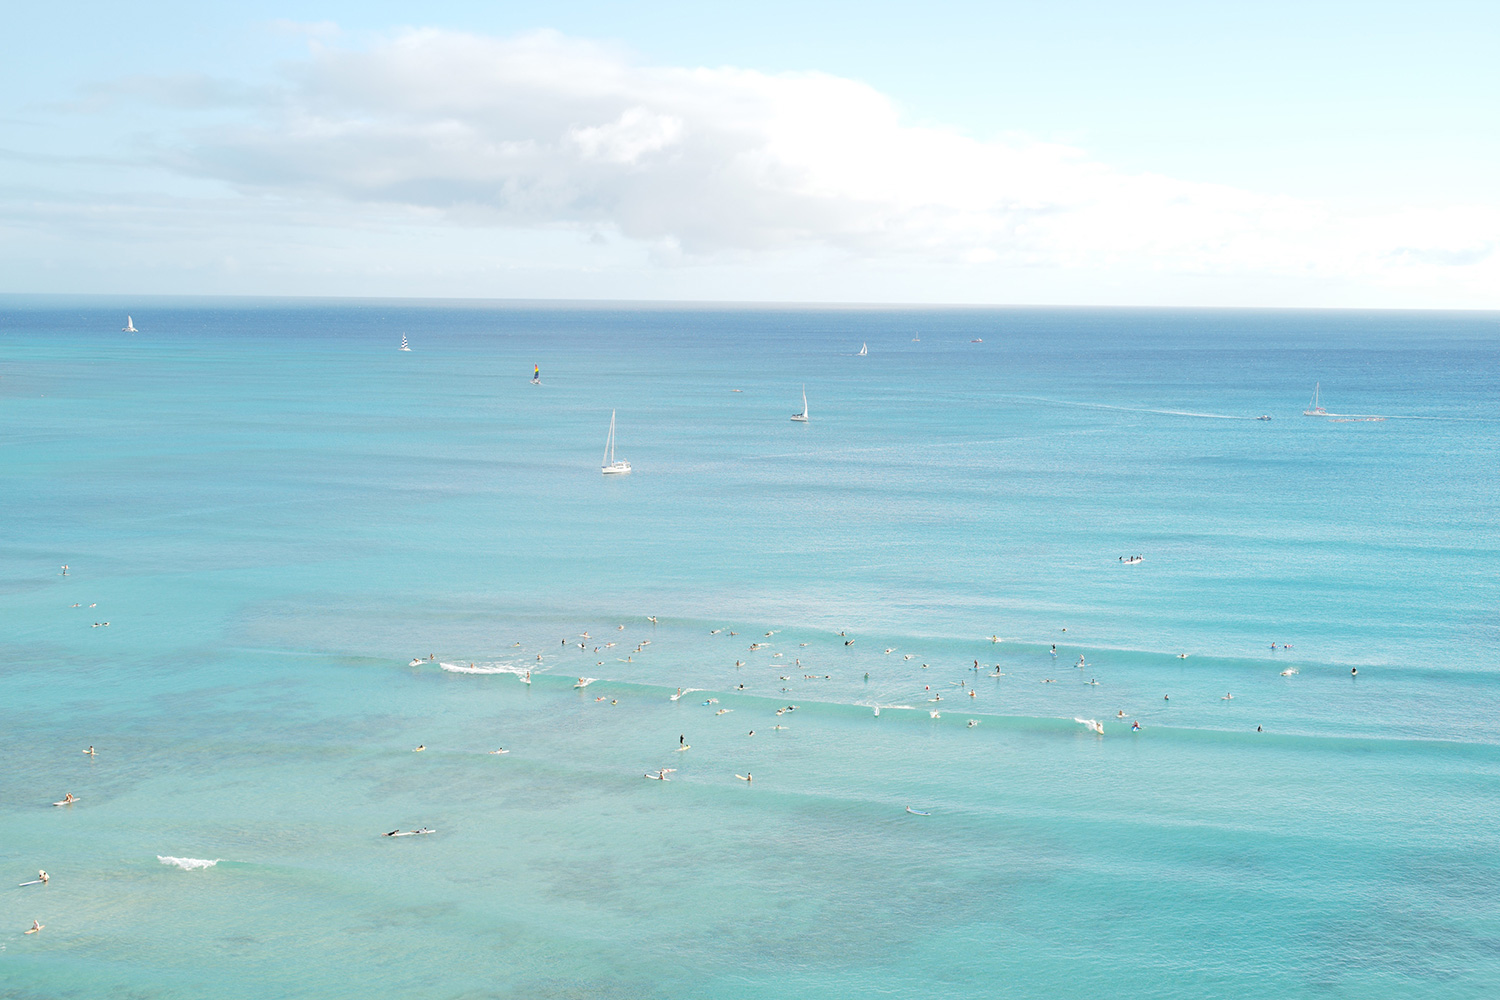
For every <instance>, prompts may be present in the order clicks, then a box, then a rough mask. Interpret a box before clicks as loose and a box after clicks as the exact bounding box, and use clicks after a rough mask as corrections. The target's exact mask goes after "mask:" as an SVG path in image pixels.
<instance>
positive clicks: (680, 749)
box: [674, 743, 693, 753]
mask: <svg viewBox="0 0 1500 1000" xmlns="http://www.w3.org/2000/svg"><path fill="white" fill-rule="evenodd" d="M691 749H693V745H692V744H691V743H689V744H688V745H687V746H682V747H678V748H677V749H676V750H675V751H674V752H675V753H682V751H684V750H691Z"/></svg>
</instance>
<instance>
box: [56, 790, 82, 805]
mask: <svg viewBox="0 0 1500 1000" xmlns="http://www.w3.org/2000/svg"><path fill="white" fill-rule="evenodd" d="M77 801H78V800H77V799H75V798H73V793H72V792H69V793H68V794H67V795H64V796H63V797H62V801H61V802H58V803H56V804H57V805H60V806H70V805H72V804H73V803H75V802H77Z"/></svg>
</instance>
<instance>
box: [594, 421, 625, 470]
mask: <svg viewBox="0 0 1500 1000" xmlns="http://www.w3.org/2000/svg"><path fill="white" fill-rule="evenodd" d="M599 471H600V472H603V473H604V474H605V475H606V476H619V475H624V474H625V473H627V472H629V471H630V463H629V462H627V461H625V460H624V459H623V458H622V459H619V460H616V459H615V411H614V410H610V411H609V437H607V438H605V440H604V466H603V468H601V469H600V470H599Z"/></svg>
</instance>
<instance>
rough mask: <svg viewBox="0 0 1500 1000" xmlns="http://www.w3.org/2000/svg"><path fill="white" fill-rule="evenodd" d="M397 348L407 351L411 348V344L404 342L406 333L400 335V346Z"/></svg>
mask: <svg viewBox="0 0 1500 1000" xmlns="http://www.w3.org/2000/svg"><path fill="white" fill-rule="evenodd" d="M398 350H402V351H409V350H411V345H410V344H408V343H407V342H406V334H404V333H403V334H402V335H401V346H400V347H399V348H398Z"/></svg>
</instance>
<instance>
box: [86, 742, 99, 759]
mask: <svg viewBox="0 0 1500 1000" xmlns="http://www.w3.org/2000/svg"><path fill="white" fill-rule="evenodd" d="M84 753H86V754H88V755H89V756H90V757H97V756H99V755H98V753H96V752H95V751H94V745H93V744H92V743H90V744H89V748H88V749H87V750H85V751H84Z"/></svg>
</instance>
